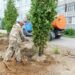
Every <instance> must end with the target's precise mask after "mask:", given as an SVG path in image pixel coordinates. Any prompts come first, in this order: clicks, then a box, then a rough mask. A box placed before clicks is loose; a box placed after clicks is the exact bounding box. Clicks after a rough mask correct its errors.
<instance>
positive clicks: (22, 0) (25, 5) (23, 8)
mask: <svg viewBox="0 0 75 75" xmlns="http://www.w3.org/2000/svg"><path fill="white" fill-rule="evenodd" d="M14 1H15V6H16V8H17V11H18V13H19V15H20V16H25V15H26V14H27V13H28V11H29V10H30V4H31V0H14ZM6 5H7V0H0V22H1V20H2V18H3V17H4V10H5V8H6ZM0 28H1V23H0Z"/></svg>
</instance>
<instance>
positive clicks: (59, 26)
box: [50, 15, 66, 39]
mask: <svg viewBox="0 0 75 75" xmlns="http://www.w3.org/2000/svg"><path fill="white" fill-rule="evenodd" d="M52 26H53V30H52V31H51V32H50V35H51V36H50V39H55V38H60V37H61V36H62V32H63V30H64V29H65V27H66V17H65V16H64V15H59V16H58V17H57V18H56V19H55V20H54V21H53V22H52Z"/></svg>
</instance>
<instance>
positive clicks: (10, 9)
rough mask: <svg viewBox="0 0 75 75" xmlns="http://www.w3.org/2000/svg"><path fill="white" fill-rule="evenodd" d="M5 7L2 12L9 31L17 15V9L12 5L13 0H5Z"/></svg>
mask: <svg viewBox="0 0 75 75" xmlns="http://www.w3.org/2000/svg"><path fill="white" fill-rule="evenodd" d="M7 1H8V2H7V7H6V10H5V14H4V24H5V28H6V30H7V32H8V33H9V32H10V31H11V28H12V26H13V24H14V23H15V21H16V18H17V16H18V13H17V9H16V7H15V5H14V0H7Z"/></svg>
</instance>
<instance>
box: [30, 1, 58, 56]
mask: <svg viewBox="0 0 75 75" xmlns="http://www.w3.org/2000/svg"><path fill="white" fill-rule="evenodd" d="M31 2H32V3H31V10H30V16H31V22H32V24H33V42H34V45H35V47H36V48H37V49H38V51H39V55H40V56H41V55H42V54H43V50H44V48H45V46H46V42H47V40H48V34H49V30H50V25H51V22H52V21H53V20H54V16H55V15H56V11H55V9H56V4H57V0H31Z"/></svg>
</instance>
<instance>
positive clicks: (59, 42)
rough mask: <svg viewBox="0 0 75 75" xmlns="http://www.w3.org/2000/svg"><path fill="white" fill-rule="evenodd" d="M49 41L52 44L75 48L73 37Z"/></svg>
mask: <svg viewBox="0 0 75 75" xmlns="http://www.w3.org/2000/svg"><path fill="white" fill-rule="evenodd" d="M50 43H51V44H53V45H58V46H62V47H67V48H70V49H75V38H67V37H62V38H61V39H57V40H53V41H51V42H50Z"/></svg>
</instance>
